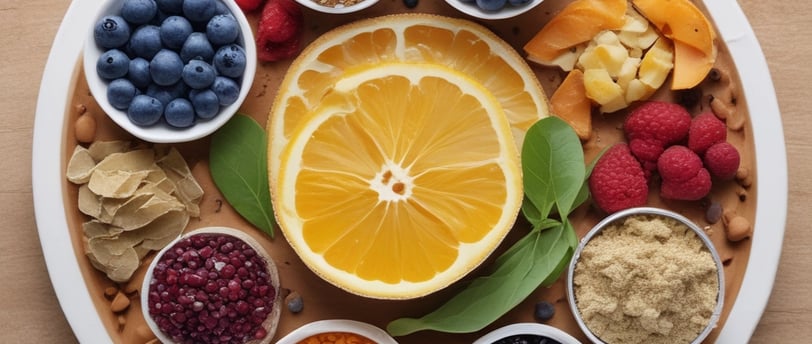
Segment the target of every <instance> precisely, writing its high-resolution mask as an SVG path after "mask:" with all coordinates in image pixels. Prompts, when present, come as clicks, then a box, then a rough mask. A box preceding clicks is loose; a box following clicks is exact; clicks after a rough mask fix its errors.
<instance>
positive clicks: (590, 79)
mask: <svg viewBox="0 0 812 344" xmlns="http://www.w3.org/2000/svg"><path fill="white" fill-rule="evenodd" d="M584 88H586V96H587V97H588V98H589V99H592V100H593V101H595V102H596V103H598V104H600V105H601V106H602V108H601V110H602V111H603V106H607V105H611V107H613V108H614V107H616V106H617V105H618V104H619V103H620V102H622V103H625V102H626V99H625V97H624V96H623V89H622V88H621V87H620V85H618V84H617V83H615V81H614V80H612V77H611V76H609V73H608V72H607V71H606V70H605V69H599V68H595V69H587V70H585V71H584Z"/></svg>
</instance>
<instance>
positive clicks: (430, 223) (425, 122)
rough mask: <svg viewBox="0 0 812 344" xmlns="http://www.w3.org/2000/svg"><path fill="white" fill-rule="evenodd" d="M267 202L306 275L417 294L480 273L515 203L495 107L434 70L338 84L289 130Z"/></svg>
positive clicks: (509, 155) (513, 158)
mask: <svg viewBox="0 0 812 344" xmlns="http://www.w3.org/2000/svg"><path fill="white" fill-rule="evenodd" d="M280 167H281V169H280V177H279V189H278V192H277V194H276V195H275V199H274V205H275V208H276V214H277V219H278V220H279V224H280V228H281V229H282V231H283V233H284V234H285V238H286V239H287V240H288V241H289V242H290V243H291V246H292V247H293V248H294V250H295V251H296V252H297V254H298V255H299V256H300V257H301V258H302V260H303V261H304V262H305V264H306V265H307V266H308V267H310V268H311V270H313V271H314V272H315V273H317V274H318V275H320V276H321V277H322V278H324V279H325V280H327V281H329V282H331V283H333V284H335V285H336V286H338V287H340V288H342V289H345V290H347V291H350V292H352V293H355V294H358V295H363V296H368V297H374V298H385V299H405V298H414V297H419V296H423V295H426V294H428V293H431V292H434V291H436V290H439V289H441V288H444V287H446V286H448V285H449V284H451V283H453V282H454V281H456V280H458V279H459V278H461V277H462V276H464V275H465V274H467V273H468V272H470V271H471V270H472V269H474V268H475V267H476V266H478V265H479V264H480V263H481V262H482V261H483V260H484V259H485V258H486V257H487V256H488V255H489V254H490V253H491V252H492V251H493V250H494V249H495V248H496V246H497V245H498V244H499V243H500V242H501V240H502V239H503V238H504V236H505V235H506V233H507V232H508V231H509V229H510V228H511V227H512V224H513V222H514V221H515V219H516V216H517V214H518V211H519V208H520V206H521V201H522V179H521V172H520V171H521V168H520V166H519V156H518V151H517V147H516V146H515V144H514V142H513V139H512V136H511V134H510V125H509V123H508V121H507V119H506V117H505V115H504V112H503V111H502V109H501V106H500V105H499V103H498V101H497V100H496V98H494V97H493V95H491V94H490V92H488V91H487V90H486V89H485V88H484V87H483V86H482V85H481V84H479V83H478V82H476V81H475V80H473V79H472V78H470V77H467V76H466V75H464V74H462V73H460V72H457V71H455V70H453V69H450V68H447V67H441V66H438V65H434V64H405V63H392V64H384V65H381V66H378V67H374V68H369V69H365V70H361V71H358V72H357V73H352V74H349V75H346V76H345V77H344V78H342V80H340V81H339V82H338V83H336V86H335V88H333V90H331V91H330V92H329V93H327V94H326V95H325V97H324V98H323V100H322V101H321V102H320V103H319V105H318V106H317V107H316V108H315V109H314V110H313V111H312V113H311V114H309V115H308V117H307V119H306V120H305V121H304V122H303V123H301V125H300V126H299V127H298V128H297V130H296V132H295V133H293V135H292V137H291V140H290V142H289V144H288V145H287V147H286V149H285V150H284V152H283V155H282V159H281V166H280Z"/></svg>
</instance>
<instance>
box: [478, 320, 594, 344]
mask: <svg viewBox="0 0 812 344" xmlns="http://www.w3.org/2000/svg"><path fill="white" fill-rule="evenodd" d="M473 344H581V342H580V341H578V340H577V339H575V337H573V336H571V335H569V334H568V333H566V332H564V331H562V330H560V329H557V328H555V327H552V326H550V325H545V324H539V323H516V324H510V325H507V326H503V327H500V328H498V329H495V330H493V331H491V332H488V333H487V334H485V335H484V336H482V337H481V338H479V339H477V340H476V341H474V343H473Z"/></svg>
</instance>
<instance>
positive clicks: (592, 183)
mask: <svg viewBox="0 0 812 344" xmlns="http://www.w3.org/2000/svg"><path fill="white" fill-rule="evenodd" d="M624 130H625V134H626V138H627V139H628V141H629V144H628V145H626V144H625V143H619V144H617V145H616V146H614V147H612V148H610V149H609V150H608V151H607V152H606V153H605V154H604V155H603V156H602V157H601V158H600V160H599V161H598V162H597V163H596V165H595V168H594V169H593V171H592V175H591V176H590V180H589V187H590V191H591V192H592V197H593V199H594V201H595V203H596V205H597V206H598V207H599V208H601V209H603V210H604V211H606V212H608V213H613V212H616V211H618V210H622V209H626V208H631V207H635V206H642V205H645V204H646V199H647V197H648V183H649V181H650V180H651V176H652V175H653V174H654V173H657V174H659V176H660V179H661V185H660V196H661V197H663V198H665V199H673V200H686V201H695V200H699V199H702V198H703V197H705V196H707V195H708V193H709V192H710V190H711V186H712V180H713V179H714V178H715V179H717V180H729V179H732V178H733V177H734V176H735V175H736V171H737V170H738V168H739V163H740V156H739V152H738V150H736V147H734V146H733V145H731V144H730V143H729V142H727V126H726V125H725V123H724V122H722V121H721V120H719V119H718V118H717V117H716V115H714V114H713V113H711V112H706V113H703V114H700V115H698V116H696V117H694V118H691V115H690V114H689V113H688V111H687V110H685V108H683V107H682V106H680V105H678V104H674V103H667V102H660V101H650V102H646V103H643V104H641V105H640V106H639V107H637V108H636V109H634V110H633V111H632V112H631V113H630V114H629V117H628V118H627V119H626V121H625V123H624Z"/></svg>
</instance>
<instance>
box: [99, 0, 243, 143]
mask: <svg viewBox="0 0 812 344" xmlns="http://www.w3.org/2000/svg"><path fill="white" fill-rule="evenodd" d="M217 1H222V2H223V3H224V4H225V5H226V6H227V7H228V9H229V10H230V11H231V13H232V14H233V15H234V18H236V19H237V23H239V25H240V36H239V38H237V40H238V41H239V42H240V45H242V47H243V48H244V49H245V57H246V66H245V72H244V74H243V76H242V80H241V82H240V94H239V97H238V98H237V101H235V102H234V103H233V104H231V105H229V106H221V107H220V113H218V114H217V115H216V116H215V117H214V118H212V119H208V120H198V121H197V122H196V123H195V124H194V125H193V126H191V127H188V128H183V129H178V128H174V127H171V126H170V125H168V124H166V123H165V122H164V121H163V120H161V121H160V122H158V123H157V124H155V125H152V126H147V127H142V126H138V125H135V124H133V123H132V122H130V120H129V119H128V118H127V113H126V112H125V111H121V110H118V109H116V108H114V107H113V106H112V105H110V102H108V101H107V85H108V83H109V82H108V81H106V80H104V79H102V78H101V77H99V75H98V74H97V73H96V61H97V60H98V59H99V56H100V55H101V54H102V53H104V50H103V49H102V48H100V47H98V46H96V44H95V41H94V38H93V29H94V26H95V25H96V23H97V22H98V21H99V20H100V19H101V18H102V17H104V16H105V15H110V14H120V12H121V6H122V4H123V3H124V0H106V1H105V3H104V4H103V5H102V7H101V8H100V9H99V12H98V13H97V14H96V16H95V17H94V19H93V20H92V22H90V23H88V26H89V29H88V30H87V36H86V37H87V38H86V39H85V46H84V70H85V79H87V83H88V86H90V92H91V93H92V94H93V98H95V100H96V102H97V103H99V105H100V106H101V108H102V110H104V112H105V113H106V114H107V116H109V117H110V119H112V120H113V121H114V122H115V123H116V124H118V125H119V126H120V127H122V128H124V130H126V131H127V132H129V133H131V134H132V135H134V136H135V137H137V138H139V139H142V140H144V141H148V142H155V143H174V142H188V141H193V140H196V139H199V138H202V137H205V136H207V135H209V134H211V133H213V132H214V131H215V130H217V129H219V128H220V127H222V126H223V125H224V124H225V123H226V122H228V120H229V119H230V118H231V117H232V116H233V115H234V114H235V113H236V112H237V110H238V109H239V108H240V106H241V105H242V103H243V101H244V100H245V97H246V96H247V95H248V91H249V90H250V89H251V84H252V83H253V82H254V74H255V73H256V69H257V49H256V45H255V44H254V34H253V32H252V31H251V26H250V24H249V23H248V20H247V19H246V18H245V15H244V14H243V12H242V10H240V8H239V7H238V6H237V4H236V3H235V2H234V0H217Z"/></svg>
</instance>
